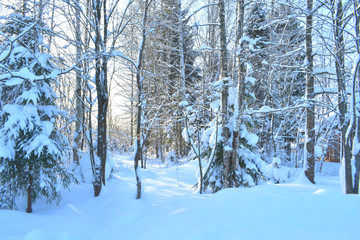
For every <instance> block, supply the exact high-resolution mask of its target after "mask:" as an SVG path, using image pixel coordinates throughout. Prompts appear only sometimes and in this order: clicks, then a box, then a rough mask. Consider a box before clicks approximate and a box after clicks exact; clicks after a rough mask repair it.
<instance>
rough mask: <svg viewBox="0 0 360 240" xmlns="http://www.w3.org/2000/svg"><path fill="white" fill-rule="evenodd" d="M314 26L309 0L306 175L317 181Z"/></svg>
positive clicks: (307, 21)
mask: <svg viewBox="0 0 360 240" xmlns="http://www.w3.org/2000/svg"><path fill="white" fill-rule="evenodd" d="M312 28H313V0H307V15H306V29H305V33H306V36H305V41H306V59H307V66H306V94H305V95H306V96H305V98H306V100H307V101H308V102H307V105H308V106H307V108H306V133H305V156H304V158H305V159H304V160H305V161H304V169H305V175H306V177H307V178H308V179H309V181H310V182H312V183H315V155H314V153H315V106H314V104H313V102H312V100H313V98H314V75H313V68H314V63H313V53H312V36H311V33H312Z"/></svg>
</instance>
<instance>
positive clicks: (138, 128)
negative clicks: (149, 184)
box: [134, 0, 152, 199]
mask: <svg viewBox="0 0 360 240" xmlns="http://www.w3.org/2000/svg"><path fill="white" fill-rule="evenodd" d="M151 2H152V0H146V1H145V8H144V15H143V20H142V41H141V43H140V46H139V54H138V60H137V66H136V85H137V91H138V93H137V94H138V95H137V122H136V145H135V146H136V147H135V151H136V152H135V158H134V169H135V176H136V188H137V191H136V199H140V198H141V178H140V175H139V173H138V171H139V169H138V168H139V161H142V158H143V156H142V155H143V153H142V148H143V144H142V142H141V131H142V101H143V90H142V81H143V79H142V76H141V71H142V62H143V54H144V49H145V43H146V37H147V32H146V21H147V14H148V8H149V5H150V3H151Z"/></svg>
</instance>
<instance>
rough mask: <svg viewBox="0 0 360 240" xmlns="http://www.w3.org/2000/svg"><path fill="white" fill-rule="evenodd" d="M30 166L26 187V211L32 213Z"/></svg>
mask: <svg viewBox="0 0 360 240" xmlns="http://www.w3.org/2000/svg"><path fill="white" fill-rule="evenodd" d="M31 171H32V167H29V186H28V189H27V208H26V212H27V213H32V175H31Z"/></svg>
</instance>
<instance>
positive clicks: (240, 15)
mask: <svg viewBox="0 0 360 240" xmlns="http://www.w3.org/2000/svg"><path fill="white" fill-rule="evenodd" d="M243 26H244V0H240V1H238V5H237V33H236V46H237V49H239V51H240V52H238V53H236V54H237V64H238V83H237V101H238V104H237V105H238V106H237V110H235V126H234V131H233V143H232V148H233V153H232V165H233V166H234V167H235V168H236V169H237V168H238V167H239V153H238V149H239V145H240V143H239V133H240V127H241V122H242V117H243V112H244V93H245V65H244V60H243V52H242V50H241V46H240V39H241V37H242V36H243ZM235 107H236V106H235Z"/></svg>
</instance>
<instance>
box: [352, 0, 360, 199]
mask: <svg viewBox="0 0 360 240" xmlns="http://www.w3.org/2000/svg"><path fill="white" fill-rule="evenodd" d="M354 15H355V32H356V36H357V39H356V47H357V54H358V62H357V63H356V66H355V73H354V77H353V92H352V95H353V96H352V97H353V122H354V123H355V124H356V127H355V136H354V139H353V152H352V154H353V157H354V159H355V174H354V190H353V193H354V194H359V175H360V149H356V145H358V144H360V116H359V114H360V109H359V108H358V107H357V106H356V103H357V101H358V99H359V97H360V96H359V92H360V69H359V68H360V66H359V65H360V38H359V36H360V6H359V1H358V0H354ZM356 79H357V84H356ZM356 94H357V96H356ZM357 104H358V103H357Z"/></svg>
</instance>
